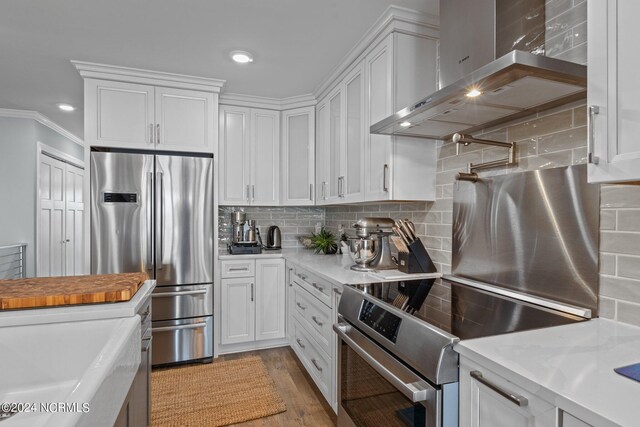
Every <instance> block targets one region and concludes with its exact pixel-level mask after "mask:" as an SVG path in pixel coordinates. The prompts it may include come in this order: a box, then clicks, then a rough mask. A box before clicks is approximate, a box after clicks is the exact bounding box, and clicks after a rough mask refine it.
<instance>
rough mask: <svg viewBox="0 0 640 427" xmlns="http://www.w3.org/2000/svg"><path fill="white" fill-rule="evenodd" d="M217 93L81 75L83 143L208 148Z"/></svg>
mask: <svg viewBox="0 0 640 427" xmlns="http://www.w3.org/2000/svg"><path fill="white" fill-rule="evenodd" d="M217 102H218V101H217V94H214V93H210V92H204V91H195V90H186V89H175V88H168V87H162V86H153V85H145V84H137V83H129V82H117V81H111V80H99V79H90V78H88V79H85V143H87V145H88V146H107V147H117V148H133V149H156V150H170V151H188V152H212V151H213V148H214V146H215V122H214V118H215V116H216V114H217Z"/></svg>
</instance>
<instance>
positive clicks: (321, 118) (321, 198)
mask: <svg viewBox="0 0 640 427" xmlns="http://www.w3.org/2000/svg"><path fill="white" fill-rule="evenodd" d="M315 160H316V204H317V205H326V204H328V203H329V202H328V200H329V193H328V185H329V181H330V178H329V177H330V174H329V105H328V102H327V100H326V99H323V100H322V101H320V102H318V105H317V106H316V159H315Z"/></svg>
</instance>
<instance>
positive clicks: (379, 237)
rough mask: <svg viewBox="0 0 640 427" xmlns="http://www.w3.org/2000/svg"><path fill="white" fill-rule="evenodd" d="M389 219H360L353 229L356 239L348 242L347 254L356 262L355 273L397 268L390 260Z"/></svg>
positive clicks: (393, 222) (390, 232)
mask: <svg viewBox="0 0 640 427" xmlns="http://www.w3.org/2000/svg"><path fill="white" fill-rule="evenodd" d="M394 226H395V221H394V220H392V219H391V218H375V217H366V218H360V219H359V220H358V221H357V222H356V223H355V224H353V228H354V229H355V230H356V236H358V237H357V238H353V239H351V240H350V241H349V253H350V255H351V258H352V259H353V260H354V261H355V262H356V264H355V265H352V266H351V269H352V270H355V271H373V270H393V269H396V268H398V266H397V265H396V263H395V262H394V261H393V259H392V258H391V248H390V246H389V236H390V235H392V234H394V231H393V227H394Z"/></svg>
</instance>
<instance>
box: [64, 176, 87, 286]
mask: <svg viewBox="0 0 640 427" xmlns="http://www.w3.org/2000/svg"><path fill="white" fill-rule="evenodd" d="M65 167H66V179H65V235H66V239H65V241H66V243H65V246H66V251H65V252H66V270H65V275H66V276H77V275H81V274H88V271H87V269H86V268H85V267H86V266H85V262H84V237H83V236H84V233H83V231H84V200H83V199H82V183H83V179H84V170H83V169H80V168H78V167H75V166H73V165H70V164H66V165H65Z"/></svg>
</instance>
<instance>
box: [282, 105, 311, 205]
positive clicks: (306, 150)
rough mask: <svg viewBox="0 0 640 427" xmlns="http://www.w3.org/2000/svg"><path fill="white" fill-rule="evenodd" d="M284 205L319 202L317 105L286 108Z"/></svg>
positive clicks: (284, 121) (283, 132)
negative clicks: (316, 178) (316, 186)
mask: <svg viewBox="0 0 640 427" xmlns="http://www.w3.org/2000/svg"><path fill="white" fill-rule="evenodd" d="M281 169H282V203H281V204H282V205H292V206H303V205H313V204H314V202H315V194H314V189H313V188H314V182H315V170H314V169H315V107H303V108H296V109H293V110H287V111H283V112H282V167H281Z"/></svg>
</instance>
